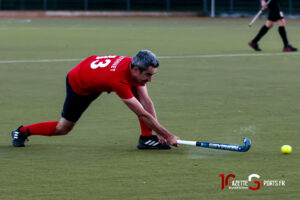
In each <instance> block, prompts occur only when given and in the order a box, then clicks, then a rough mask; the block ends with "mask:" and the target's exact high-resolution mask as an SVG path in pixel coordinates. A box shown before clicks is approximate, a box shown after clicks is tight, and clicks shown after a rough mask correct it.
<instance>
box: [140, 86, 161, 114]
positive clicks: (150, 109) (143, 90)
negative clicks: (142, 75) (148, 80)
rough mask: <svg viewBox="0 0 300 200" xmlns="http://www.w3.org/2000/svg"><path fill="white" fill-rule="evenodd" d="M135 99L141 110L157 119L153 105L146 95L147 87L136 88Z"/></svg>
mask: <svg viewBox="0 0 300 200" xmlns="http://www.w3.org/2000/svg"><path fill="white" fill-rule="evenodd" d="M136 91H137V97H138V100H139V102H140V103H141V104H142V106H143V108H144V109H145V110H146V111H148V112H149V113H150V114H151V115H152V116H153V117H154V118H156V119H157V116H156V111H155V108H154V104H153V102H152V100H151V98H150V96H149V94H148V90H147V86H143V87H136Z"/></svg>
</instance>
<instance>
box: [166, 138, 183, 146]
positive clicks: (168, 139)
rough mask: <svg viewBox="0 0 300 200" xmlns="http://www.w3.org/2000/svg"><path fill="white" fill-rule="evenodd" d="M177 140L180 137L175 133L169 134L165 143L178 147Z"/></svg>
mask: <svg viewBox="0 0 300 200" xmlns="http://www.w3.org/2000/svg"><path fill="white" fill-rule="evenodd" d="M177 140H180V138H179V137H177V136H175V135H171V136H169V137H168V138H167V144H169V145H172V146H174V147H178V144H177Z"/></svg>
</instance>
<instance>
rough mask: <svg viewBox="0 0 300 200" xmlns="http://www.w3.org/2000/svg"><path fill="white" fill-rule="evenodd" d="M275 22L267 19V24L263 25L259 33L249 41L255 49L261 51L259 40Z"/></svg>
mask: <svg viewBox="0 0 300 200" xmlns="http://www.w3.org/2000/svg"><path fill="white" fill-rule="evenodd" d="M272 26H273V22H272V21H270V20H267V22H266V24H265V25H263V26H262V27H261V29H260V30H259V32H258V33H257V35H256V36H255V37H254V38H253V40H251V41H250V42H249V45H250V46H251V47H252V48H253V49H254V50H255V51H261V49H260V48H259V46H258V44H257V43H258V41H259V40H260V39H261V38H262V37H263V36H264V35H265V34H266V33H267V32H268V31H269V29H270V28H272Z"/></svg>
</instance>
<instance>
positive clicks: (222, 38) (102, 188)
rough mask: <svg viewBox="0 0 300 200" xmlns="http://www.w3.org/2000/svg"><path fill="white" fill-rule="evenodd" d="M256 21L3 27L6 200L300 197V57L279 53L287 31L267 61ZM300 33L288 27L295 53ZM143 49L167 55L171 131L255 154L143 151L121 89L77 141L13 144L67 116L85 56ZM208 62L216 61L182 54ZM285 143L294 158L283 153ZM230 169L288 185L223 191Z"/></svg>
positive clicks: (1, 144) (159, 94)
mask: <svg viewBox="0 0 300 200" xmlns="http://www.w3.org/2000/svg"><path fill="white" fill-rule="evenodd" d="M248 21H249V20H234V19H232V20H228V19H214V20H211V19H201V18H199V19H198V18H190V19H155V18H154V19H148V18H143V19H136V18H125V19H120V18H113V19H110V18H99V19H93V18H86V19H79V18H78V19H32V20H29V19H1V20H0V40H1V46H0V51H1V53H0V94H1V97H0V112H1V117H0V199H3V200H16V199H19V200H25V199H26V200H27V199H30V200H41V199H42V200H48V199H49V200H51V199H59V200H60V199H62V200H71V199H72V200H82V199H86V200H94V199H101V200H102V199H124V200H125V199H129V200H135V199H136V200H138V199H160V200H166V199H178V200H185V199H224V200H227V199H262V200H271V199H272V200H274V199H289V200H294V199H295V200H296V199H300V190H299V181H300V179H299V173H300V170H299V164H300V159H299V158H300V157H299V141H300V136H299V130H300V123H299V121H300V79H299V74H300V64H299V63H300V62H299V58H300V54H299V53H296V54H289V53H286V54H280V53H281V52H282V42H281V39H280V36H279V34H278V31H277V27H274V28H273V29H272V30H270V32H269V33H268V34H267V35H266V36H265V37H264V38H263V39H262V41H261V42H260V46H261V48H262V49H263V51H262V53H265V54H262V53H256V52H254V51H253V50H252V49H250V48H249V47H248V46H247V43H248V42H249V41H250V40H251V39H252V38H253V37H254V36H255V34H256V33H257V31H258V30H259V29H260V27H261V26H262V25H263V21H262V20H259V21H258V22H257V23H256V24H255V26H254V27H252V28H248V27H247V24H248V23H249V22H248ZM299 25H300V22H299V21H296V20H294V21H293V20H291V21H289V22H288V24H287V32H288V36H289V39H290V41H291V44H293V45H294V46H296V47H300V38H299V33H300V26H299ZM140 49H150V50H152V51H153V52H154V53H156V54H157V56H159V57H160V67H159V70H158V73H157V74H156V75H155V76H154V77H153V81H152V83H150V84H149V85H148V90H149V93H150V95H151V97H152V100H153V101H154V104H155V107H156V110H157V114H158V119H159V121H160V122H161V124H163V125H164V126H165V127H166V128H168V129H169V130H170V131H171V132H172V133H174V134H175V135H178V136H179V137H181V138H182V139H185V140H200V141H208V142H221V143H231V144H242V138H243V137H249V138H250V139H251V140H252V147H251V149H250V150H249V152H247V153H238V152H227V151H220V150H210V149H203V148H194V147H187V146H180V147H178V148H173V149H172V150H169V151H139V150H137V149H136V145H137V140H138V137H139V134H140V131H139V124H138V120H137V118H136V116H135V115H134V114H133V113H132V112H131V111H129V109H128V108H126V106H125V105H124V104H123V103H122V102H121V100H120V99H119V98H117V96H116V95H115V94H114V93H112V94H109V95H108V94H102V95H101V96H100V97H99V99H97V100H96V101H95V102H94V103H93V104H92V105H91V106H90V108H89V109H88V110H87V111H86V113H84V115H83V116H82V118H81V119H80V120H79V122H78V124H77V126H76V127H75V128H74V130H73V131H72V132H71V133H69V134H68V135H67V136H61V137H40V136H33V137H30V138H29V140H30V141H29V142H28V143H27V144H28V145H27V147H25V148H13V147H12V146H11V136H10V132H11V131H12V130H14V129H16V128H18V126H20V125H28V124H32V123H37V122H43V121H55V120H58V119H59V118H60V112H61V109H62V105H63V102H64V98H65V77H66V74H67V72H68V71H69V70H70V69H72V68H73V67H75V66H76V65H77V64H78V62H79V60H80V59H83V58H85V57H88V56H90V55H107V54H117V55H124V56H133V55H135V54H136V52H137V51H138V50H140ZM238 54H242V55H239V56H230V55H238ZM203 55H210V56H211V57H202V58H201V57H191V58H188V57H182V58H175V57H172V56H203ZM213 55H221V56H219V57H216V56H213ZM226 55H227V56H226ZM249 55H250V56H249ZM164 56H170V57H164ZM57 59H76V60H78V61H64V62H62V61H61V60H60V61H59V60H58V61H56V62H55V60H57ZM40 60H44V61H43V62H42V61H40ZM47 60H48V61H47ZM17 61H19V62H17ZM284 144H289V145H291V146H292V147H293V152H292V154H290V155H283V154H282V153H281V152H280V147H281V146H282V145H284ZM230 173H233V174H235V175H236V180H247V178H248V176H249V175H250V174H259V175H260V176H261V179H260V180H285V181H286V186H285V187H275V186H274V187H267V186H264V187H262V188H261V189H259V190H257V191H250V190H229V189H228V188H225V189H224V190H223V191H222V190H221V178H220V177H219V175H220V174H225V175H227V174H230ZM252 186H255V185H252Z"/></svg>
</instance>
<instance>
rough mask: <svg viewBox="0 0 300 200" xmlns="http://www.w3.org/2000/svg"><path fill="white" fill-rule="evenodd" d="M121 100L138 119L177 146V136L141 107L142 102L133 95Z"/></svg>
mask: <svg viewBox="0 0 300 200" xmlns="http://www.w3.org/2000/svg"><path fill="white" fill-rule="evenodd" d="M123 102H124V103H125V104H126V105H127V106H128V107H129V108H130V109H131V110H132V111H133V112H134V113H135V114H136V115H137V116H138V118H139V119H141V120H142V121H143V122H144V123H145V124H147V125H148V126H149V127H150V128H151V129H153V130H154V131H155V132H156V133H157V134H159V135H161V136H162V137H164V138H165V139H166V140H167V143H168V144H170V145H173V146H177V140H179V138H178V137H177V136H175V135H173V134H172V133H170V132H169V131H168V130H167V129H166V128H164V127H163V126H162V125H161V124H160V123H159V122H158V121H157V119H156V118H155V117H153V116H152V115H151V114H150V113H149V112H148V111H147V110H145V109H144V108H143V106H142V104H141V103H140V102H139V101H138V100H137V99H136V98H135V97H132V98H131V99H123Z"/></svg>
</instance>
